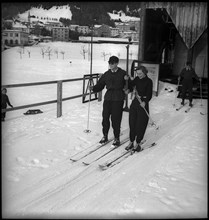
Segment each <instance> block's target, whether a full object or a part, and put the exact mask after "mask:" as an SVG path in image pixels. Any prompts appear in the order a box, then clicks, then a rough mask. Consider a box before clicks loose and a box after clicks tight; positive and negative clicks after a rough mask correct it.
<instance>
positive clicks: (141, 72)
mask: <svg viewBox="0 0 209 220" xmlns="http://www.w3.org/2000/svg"><path fill="white" fill-rule="evenodd" d="M135 71H136V76H138V77H139V78H140V79H142V78H144V77H145V76H146V75H147V73H148V70H147V68H146V67H145V66H138V67H136V68H135Z"/></svg>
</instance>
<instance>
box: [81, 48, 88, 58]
mask: <svg viewBox="0 0 209 220" xmlns="http://www.w3.org/2000/svg"><path fill="white" fill-rule="evenodd" d="M86 53H88V50H87V49H86V46H85V45H83V46H82V50H81V54H82V55H83V58H84V60H85V58H86Z"/></svg>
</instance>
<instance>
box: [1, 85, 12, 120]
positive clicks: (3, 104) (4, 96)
mask: <svg viewBox="0 0 209 220" xmlns="http://www.w3.org/2000/svg"><path fill="white" fill-rule="evenodd" d="M6 93H7V89H6V88H3V89H2V90H1V109H2V110H6V108H7V104H8V105H9V106H10V107H12V108H13V105H12V104H11V103H10V101H9V97H8V95H7V94H6ZM5 117H6V112H2V113H1V120H2V121H4V120H5Z"/></svg>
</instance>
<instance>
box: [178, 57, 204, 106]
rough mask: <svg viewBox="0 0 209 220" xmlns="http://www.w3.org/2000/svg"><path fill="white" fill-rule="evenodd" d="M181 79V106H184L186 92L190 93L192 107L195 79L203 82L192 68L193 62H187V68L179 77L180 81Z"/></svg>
mask: <svg viewBox="0 0 209 220" xmlns="http://www.w3.org/2000/svg"><path fill="white" fill-rule="evenodd" d="M181 78H183V80H182V102H181V105H184V99H185V98H186V92H187V91H188V93H189V106H190V107H192V98H193V97H192V96H193V95H192V88H193V78H195V79H196V80H200V81H201V78H199V77H198V76H197V74H196V73H195V70H194V69H193V68H192V66H191V62H189V61H187V62H186V67H185V68H183V69H182V71H181V73H180V75H179V77H178V80H179V81H180V79H181Z"/></svg>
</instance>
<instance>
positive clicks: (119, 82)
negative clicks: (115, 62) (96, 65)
mask: <svg viewBox="0 0 209 220" xmlns="http://www.w3.org/2000/svg"><path fill="white" fill-rule="evenodd" d="M125 75H126V72H125V71H124V70H123V69H121V68H120V67H118V70H117V71H116V72H114V73H113V72H112V71H111V70H110V69H109V70H108V71H106V72H105V73H104V74H103V75H102V76H101V78H100V79H99V80H98V82H97V84H96V85H95V86H94V87H93V92H100V91H101V90H103V89H104V87H105V86H106V89H107V92H106V93H105V96H104V100H106V101H123V100H124V99H125V93H124V91H123V89H124V86H125V80H124V76H125Z"/></svg>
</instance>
